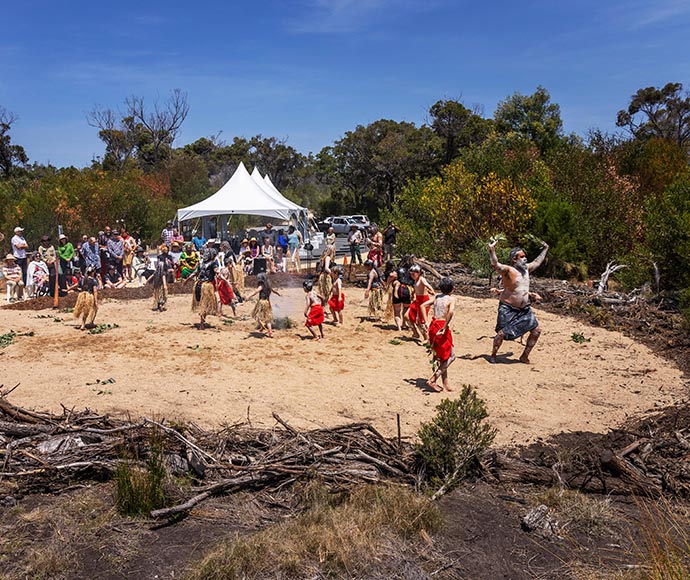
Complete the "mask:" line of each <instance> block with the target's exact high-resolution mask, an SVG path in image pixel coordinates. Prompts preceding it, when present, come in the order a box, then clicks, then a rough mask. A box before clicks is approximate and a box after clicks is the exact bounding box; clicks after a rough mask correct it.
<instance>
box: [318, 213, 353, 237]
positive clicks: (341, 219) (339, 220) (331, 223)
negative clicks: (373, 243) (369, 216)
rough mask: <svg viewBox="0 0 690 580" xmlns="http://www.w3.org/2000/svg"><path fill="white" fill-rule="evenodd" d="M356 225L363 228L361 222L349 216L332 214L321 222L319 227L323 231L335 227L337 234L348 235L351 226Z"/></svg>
mask: <svg viewBox="0 0 690 580" xmlns="http://www.w3.org/2000/svg"><path fill="white" fill-rule="evenodd" d="M353 225H356V226H357V227H358V228H360V229H361V227H362V226H361V224H358V223H357V222H356V221H354V220H353V219H352V218H350V217H349V216H345V215H341V216H331V217H327V218H326V219H325V220H323V221H320V222H319V229H320V230H321V231H322V232H327V231H328V228H331V227H332V228H333V230H334V231H335V235H336V236H342V235H347V234H348V233H349V231H350V227H351V226H353Z"/></svg>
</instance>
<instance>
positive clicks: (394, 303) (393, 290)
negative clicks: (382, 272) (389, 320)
mask: <svg viewBox="0 0 690 580" xmlns="http://www.w3.org/2000/svg"><path fill="white" fill-rule="evenodd" d="M387 285H388V287H389V290H388V291H389V292H390V306H386V313H387V314H388V311H389V309H390V311H391V314H392V315H393V320H395V326H396V327H397V328H398V332H400V331H402V330H407V328H408V327H407V319H406V315H407V310H408V309H409V307H410V303H411V301H412V296H411V294H410V287H409V286H408V285H407V284H403V283H402V282H401V281H400V274H399V272H396V271H393V272H391V273H390V274H389V275H388V283H387Z"/></svg>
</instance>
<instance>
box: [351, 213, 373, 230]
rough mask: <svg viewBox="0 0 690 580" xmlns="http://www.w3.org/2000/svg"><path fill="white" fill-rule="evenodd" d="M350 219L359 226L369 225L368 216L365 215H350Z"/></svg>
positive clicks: (366, 226) (365, 226)
mask: <svg viewBox="0 0 690 580" xmlns="http://www.w3.org/2000/svg"><path fill="white" fill-rule="evenodd" d="M350 219H351V220H354V221H355V222H357V224H359V226H360V227H361V228H368V227H369V226H370V225H371V222H369V218H368V217H367V216H365V215H351V216H350Z"/></svg>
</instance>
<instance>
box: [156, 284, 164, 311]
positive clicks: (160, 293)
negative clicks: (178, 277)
mask: <svg viewBox="0 0 690 580" xmlns="http://www.w3.org/2000/svg"><path fill="white" fill-rule="evenodd" d="M167 301H168V287H167V286H166V285H165V284H160V285H159V286H156V285H154V287H153V307H154V308H163V307H164V306H165V303H166V302H167Z"/></svg>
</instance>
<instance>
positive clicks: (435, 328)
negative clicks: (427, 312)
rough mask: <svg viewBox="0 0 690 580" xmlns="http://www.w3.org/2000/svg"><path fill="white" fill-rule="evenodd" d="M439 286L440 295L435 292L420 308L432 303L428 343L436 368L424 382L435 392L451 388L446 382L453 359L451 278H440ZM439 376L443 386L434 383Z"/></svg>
mask: <svg viewBox="0 0 690 580" xmlns="http://www.w3.org/2000/svg"><path fill="white" fill-rule="evenodd" d="M439 288H440V289H441V293H442V294H441V295H440V296H439V295H438V294H436V295H434V296H432V297H431V298H429V300H427V301H426V302H424V304H422V308H430V307H431V306H432V305H433V307H434V315H433V318H432V320H431V324H430V325H429V344H430V345H431V349H432V350H433V352H434V362H435V364H437V365H438V368H437V369H436V371H434V374H433V375H431V378H430V379H429V380H428V381H427V382H426V384H427V386H428V387H429V388H431V389H433V390H434V391H437V392H441V391H443V389H445V390H446V391H452V390H453V389H451V388H450V385H449V383H448V367H449V366H450V365H451V364H453V361H455V348H454V347H453V333H452V332H451V330H450V321H451V320H452V319H453V314H454V312H455V297H453V296H451V294H452V292H453V280H451V279H450V278H442V279H441V283H440V284H439ZM439 377H441V379H442V381H443V388H441V387H439V386H438V384H437V383H436V381H437V380H438V378H439Z"/></svg>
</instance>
